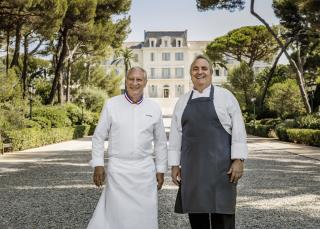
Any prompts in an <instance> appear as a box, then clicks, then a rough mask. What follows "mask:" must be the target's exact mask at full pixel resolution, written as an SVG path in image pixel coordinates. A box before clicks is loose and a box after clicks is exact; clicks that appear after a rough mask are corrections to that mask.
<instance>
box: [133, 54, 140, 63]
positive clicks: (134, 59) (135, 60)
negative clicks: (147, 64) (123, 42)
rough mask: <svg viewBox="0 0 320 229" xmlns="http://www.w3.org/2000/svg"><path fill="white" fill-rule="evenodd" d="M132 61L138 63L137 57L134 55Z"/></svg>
mask: <svg viewBox="0 0 320 229" xmlns="http://www.w3.org/2000/svg"><path fill="white" fill-rule="evenodd" d="M133 61H134V62H138V61H139V55H138V54H134V57H133Z"/></svg>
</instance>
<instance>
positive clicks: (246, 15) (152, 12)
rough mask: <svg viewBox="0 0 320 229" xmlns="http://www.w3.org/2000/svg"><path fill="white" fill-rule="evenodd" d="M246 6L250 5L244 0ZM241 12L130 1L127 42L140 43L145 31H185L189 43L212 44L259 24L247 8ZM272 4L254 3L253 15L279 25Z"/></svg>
mask: <svg viewBox="0 0 320 229" xmlns="http://www.w3.org/2000/svg"><path fill="white" fill-rule="evenodd" d="M247 2H248V3H249V2H250V1H249V0H247ZM248 3H247V5H246V8H245V9H244V10H242V11H235V12H233V13H230V12H229V11H225V10H215V11H213V10H209V11H205V12H199V11H198V10H197V7H196V1H195V0H132V6H131V10H130V12H129V15H130V16H131V25H130V27H131V33H130V34H129V36H128V38H127V40H126V41H143V38H144V30H153V31H154V30H185V29H187V30H188V40H193V41H197V40H212V39H213V38H215V37H218V36H222V35H224V34H226V33H227V32H228V31H230V30H232V29H235V28H238V27H241V26H245V25H257V24H261V23H260V22H259V21H258V20H257V19H256V18H255V17H253V16H252V15H251V14H250V8H249V4H248ZM271 5H272V0H256V7H255V9H256V11H257V12H258V13H259V14H260V15H262V16H263V18H265V19H266V20H267V21H268V22H269V23H270V24H278V23H279V20H278V19H277V18H276V17H275V15H274V13H273V10H272V6H271Z"/></svg>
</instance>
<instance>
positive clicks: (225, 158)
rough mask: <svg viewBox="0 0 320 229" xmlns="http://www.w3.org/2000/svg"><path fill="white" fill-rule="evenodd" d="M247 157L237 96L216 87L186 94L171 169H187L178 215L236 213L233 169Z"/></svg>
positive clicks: (175, 126)
mask: <svg viewBox="0 0 320 229" xmlns="http://www.w3.org/2000/svg"><path fill="white" fill-rule="evenodd" d="M247 154H248V149H247V143H246V131H245V127H244V122H243V118H242V114H241V110H240V107H239V104H238V102H237V100H236V99H235V97H234V96H233V95H232V93H231V92H229V91H228V90H226V89H224V88H220V87H217V86H214V87H213V86H211V85H210V86H209V87H207V88H206V89H205V90H204V91H203V92H202V93H200V92H198V91H196V90H192V91H190V92H189V93H187V94H185V95H183V96H182V97H181V98H180V99H179V100H178V102H177V104H176V106H175V109H174V113H173V117H172V122H171V131H170V139H169V165H171V166H177V165H180V166H181V177H182V181H181V187H180V189H181V190H179V195H178V198H177V201H176V206H177V205H178V206H179V208H181V209H179V210H178V212H179V213H220V214H234V212H235V203H236V184H233V183H230V182H229V176H228V175H227V171H228V170H229V168H230V165H231V163H232V160H233V159H246V158H247ZM179 198H181V200H179ZM179 201H180V202H181V203H179ZM176 211H177V208H176Z"/></svg>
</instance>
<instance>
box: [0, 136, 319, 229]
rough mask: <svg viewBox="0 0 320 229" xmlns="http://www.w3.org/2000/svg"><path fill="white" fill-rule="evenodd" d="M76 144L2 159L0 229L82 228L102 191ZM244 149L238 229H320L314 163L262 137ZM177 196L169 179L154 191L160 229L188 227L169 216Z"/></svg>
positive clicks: (84, 153)
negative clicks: (157, 200)
mask: <svg viewBox="0 0 320 229" xmlns="http://www.w3.org/2000/svg"><path fill="white" fill-rule="evenodd" d="M73 142H74V143H72V144H71V143H70V142H69V143H65V144H68V147H65V150H64V145H63V144H60V145H59V147H60V148H59V147H56V146H51V150H50V152H49V151H46V148H40V149H37V150H36V151H37V152H33V151H32V150H31V151H30V150H29V152H24V153H11V154H10V153H9V154H6V155H5V156H0V228H1V229H9V228H11V229H24V228H30V229H31V228H32V229H38V228H41V229H42V228H43V229H47V228H59V229H60V228H61V229H62V228H70V229H71V228H72V229H81V228H86V225H87V223H88V221H89V219H90V217H91V215H92V213H93V210H94V208H95V205H96V203H97V201H98V199H99V196H100V193H101V189H98V188H95V187H94V186H93V185H92V184H91V176H92V174H91V173H92V169H91V168H90V167H89V166H88V164H87V162H88V161H89V159H90V152H89V149H88V147H87V149H85V147H82V146H81V144H85V145H86V146H88V145H90V139H89V138H86V139H83V140H82V142H81V144H80V145H79V142H77V141H73ZM73 144H74V146H73ZM291 145H293V144H291ZM272 146H273V147H272ZM55 147H56V150H57V151H54V148H55ZM249 147H250V150H251V152H250V158H249V160H247V161H246V171H245V176H244V177H243V179H242V180H241V182H240V183H239V186H238V191H239V194H238V205H237V206H238V207H237V220H236V225H237V226H236V228H275V229H281V228H288V229H291V228H303V229H308V228H314V229H318V228H320V218H319V216H320V163H319V161H318V160H315V159H310V158H306V157H302V156H299V155H296V154H292V153H290V149H291V148H290V145H288V147H286V148H283V147H280V148H277V147H276V144H274V143H273V142H271V141H269V140H266V139H260V138H252V139H249ZM298 147H300V148H303V147H304V146H298ZM80 148H83V149H84V150H82V151H80V150H79V149H80ZM295 148H297V147H296V145H295ZM318 149H319V148H318ZM315 150H317V149H316V148H315ZM319 154H320V149H319ZM176 191H177V190H176V188H175V187H174V186H173V185H172V184H171V182H170V178H169V174H167V176H166V183H165V185H164V189H163V190H161V191H160V193H159V228H160V229H180V228H181V229H188V228H189V226H188V221H187V218H186V217H185V215H177V214H174V213H173V212H172V209H173V204H174V200H175V195H176ZM115 229H116V228H115ZM128 229H130V228H128Z"/></svg>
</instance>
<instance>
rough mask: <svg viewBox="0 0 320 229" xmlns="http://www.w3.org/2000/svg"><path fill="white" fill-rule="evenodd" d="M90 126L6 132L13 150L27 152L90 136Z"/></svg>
mask: <svg viewBox="0 0 320 229" xmlns="http://www.w3.org/2000/svg"><path fill="white" fill-rule="evenodd" d="M89 130H90V126H87V125H80V126H75V127H62V128H47V129H38V128H26V129H21V130H13V131H8V132H6V133H5V134H6V136H7V137H8V139H9V141H10V142H11V144H12V150H14V151H17V150H25V149H29V148H34V147H39V146H43V145H47V144H52V143H57V142H61V141H66V140H71V139H75V138H79V137H83V136H85V135H88V133H89Z"/></svg>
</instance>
